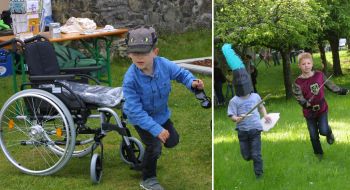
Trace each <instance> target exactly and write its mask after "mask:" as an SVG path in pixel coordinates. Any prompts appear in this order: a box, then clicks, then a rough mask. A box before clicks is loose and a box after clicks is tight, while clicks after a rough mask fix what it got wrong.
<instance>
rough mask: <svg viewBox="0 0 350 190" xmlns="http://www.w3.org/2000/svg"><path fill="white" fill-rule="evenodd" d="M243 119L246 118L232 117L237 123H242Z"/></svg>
mask: <svg viewBox="0 0 350 190" xmlns="http://www.w3.org/2000/svg"><path fill="white" fill-rule="evenodd" d="M243 118H244V116H232V117H231V119H232V120H233V121H234V122H236V123H239V122H240V121H242V119H243Z"/></svg>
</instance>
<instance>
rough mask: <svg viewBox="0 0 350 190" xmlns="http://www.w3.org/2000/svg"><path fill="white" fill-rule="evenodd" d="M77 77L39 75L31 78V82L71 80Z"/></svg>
mask: <svg viewBox="0 0 350 190" xmlns="http://www.w3.org/2000/svg"><path fill="white" fill-rule="evenodd" d="M74 77H75V75H38V76H29V80H30V81H48V80H50V81H54V80H71V79H74Z"/></svg>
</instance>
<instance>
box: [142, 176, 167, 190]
mask: <svg viewBox="0 0 350 190" xmlns="http://www.w3.org/2000/svg"><path fill="white" fill-rule="evenodd" d="M140 187H141V188H142V189H145V190H164V188H163V187H162V186H161V185H160V184H159V182H158V180H157V178H156V177H151V178H148V179H146V180H143V181H142V182H141V183H140Z"/></svg>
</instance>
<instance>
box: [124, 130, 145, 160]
mask: <svg viewBox="0 0 350 190" xmlns="http://www.w3.org/2000/svg"><path fill="white" fill-rule="evenodd" d="M128 139H129V141H130V145H131V148H132V151H133V153H134V154H135V157H136V159H137V161H139V162H140V163H141V162H142V160H143V155H144V153H145V149H144V148H143V145H142V143H141V142H140V141H139V140H138V139H137V138H135V137H128ZM119 151H120V158H121V159H122V160H123V161H124V162H125V163H127V164H129V165H133V164H135V163H133V161H132V160H131V158H130V157H129V156H128V154H127V146H126V144H125V142H124V140H123V141H122V143H121V144H120V148H119Z"/></svg>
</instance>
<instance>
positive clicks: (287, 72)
mask: <svg viewBox="0 0 350 190" xmlns="http://www.w3.org/2000/svg"><path fill="white" fill-rule="evenodd" d="M289 54H290V51H286V50H282V51H281V56H282V63H283V80H284V88H285V90H286V99H290V98H292V97H293V92H292V80H291V78H292V74H291V69H290V60H289Z"/></svg>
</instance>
